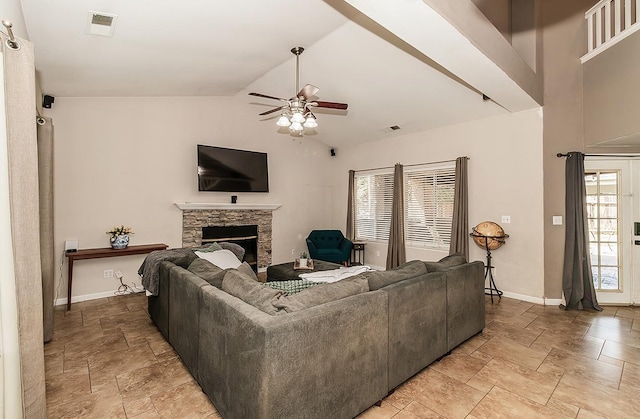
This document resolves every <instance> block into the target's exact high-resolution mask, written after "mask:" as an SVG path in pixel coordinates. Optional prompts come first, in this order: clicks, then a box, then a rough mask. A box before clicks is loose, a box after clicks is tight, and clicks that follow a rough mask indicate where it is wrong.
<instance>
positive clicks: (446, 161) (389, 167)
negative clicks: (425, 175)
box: [354, 156, 471, 173]
mask: <svg viewBox="0 0 640 419" xmlns="http://www.w3.org/2000/svg"><path fill="white" fill-rule="evenodd" d="M462 157H464V158H465V159H467V160H471V158H470V157H468V156H462ZM452 162H455V160H442V161H432V162H429V163H416V164H406V165H403V166H404V167H413V166H424V165H425V164H440V163H452ZM393 168H394V166H385V167H374V168H372V169H360V170H354V172H355V173H358V172H368V171H370V170H382V169H393Z"/></svg>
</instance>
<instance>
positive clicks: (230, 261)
mask: <svg viewBox="0 0 640 419" xmlns="http://www.w3.org/2000/svg"><path fill="white" fill-rule="evenodd" d="M195 254H196V256H198V257H199V258H202V259H206V260H208V261H209V262H211V263H213V264H214V265H216V266H217V267H219V268H222V269H228V268H237V267H238V266H240V265H241V264H242V262H240V260H239V259H238V258H237V257H236V256H235V255H234V254H233V252H232V251H231V250H227V249H222V250H217V251H215V252H199V251H196V252H195Z"/></svg>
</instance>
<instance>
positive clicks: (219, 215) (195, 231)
mask: <svg viewBox="0 0 640 419" xmlns="http://www.w3.org/2000/svg"><path fill="white" fill-rule="evenodd" d="M176 206H178V208H180V209H181V210H182V247H200V246H202V245H203V229H205V230H206V227H225V228H223V229H220V230H219V231H220V232H223V233H227V232H229V231H231V230H229V229H227V228H226V227H239V230H240V233H239V234H240V236H237V237H236V239H237V238H240V239H242V237H245V236H246V235H245V233H246V231H245V228H250V227H255V228H256V230H257V234H256V235H257V238H256V244H255V246H256V250H255V255H256V256H251V254H250V253H251V252H250V253H249V254H248V255H247V257H254V258H255V257H257V261H256V265H255V266H257V269H258V270H265V269H266V268H267V267H268V266H269V265H270V264H271V229H272V220H273V215H272V212H273V210H274V209H276V208H278V207H279V205H271V204H267V205H265V204H255V205H238V204H193V203H180V204H176ZM216 234H217V233H216ZM234 234H235V233H234ZM205 237H206V236H205ZM217 238H219V237H217ZM217 238H215V239H217ZM223 238H229V237H223ZM210 240H213V239H210ZM206 241H207V239H205V243H204V244H206ZM213 241H217V240H213ZM229 241H234V240H229ZM241 241H242V240H241ZM236 242H237V241H236ZM238 244H240V245H241V246H243V247H245V245H246V242H244V241H243V242H242V243H240V242H238ZM245 249H246V248H245ZM249 250H250V249H249Z"/></svg>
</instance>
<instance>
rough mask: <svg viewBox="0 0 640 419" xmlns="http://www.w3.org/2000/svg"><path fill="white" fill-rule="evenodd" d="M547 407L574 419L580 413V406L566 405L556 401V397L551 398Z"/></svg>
mask: <svg viewBox="0 0 640 419" xmlns="http://www.w3.org/2000/svg"><path fill="white" fill-rule="evenodd" d="M547 407H548V408H549V409H553V410H555V411H557V412H560V413H562V414H564V415H566V416H569V417H573V418H575V417H576V416H577V415H578V412H579V411H580V408H579V407H578V406H574V405H572V404H569V403H565V402H563V401H562V400H558V399H556V398H555V397H554V396H551V398H550V399H549V401H548V402H547Z"/></svg>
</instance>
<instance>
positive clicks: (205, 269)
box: [187, 258, 225, 289]
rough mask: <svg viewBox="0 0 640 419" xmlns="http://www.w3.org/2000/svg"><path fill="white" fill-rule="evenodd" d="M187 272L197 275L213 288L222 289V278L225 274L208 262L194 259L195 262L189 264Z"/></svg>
mask: <svg viewBox="0 0 640 419" xmlns="http://www.w3.org/2000/svg"><path fill="white" fill-rule="evenodd" d="M187 270H188V271H190V272H193V273H194V274H196V275H198V276H199V277H200V278H202V279H204V280H205V281H207V282H208V283H209V284H211V285H213V286H214V287H216V288H218V289H220V288H222V278H223V277H224V274H225V272H224V270H223V269H221V268H219V267H217V266H216V265H214V264H213V263H211V262H209V261H208V260H206V259H202V258H196V260H194V261H193V262H191V264H190V265H189V267H188V268H187Z"/></svg>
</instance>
